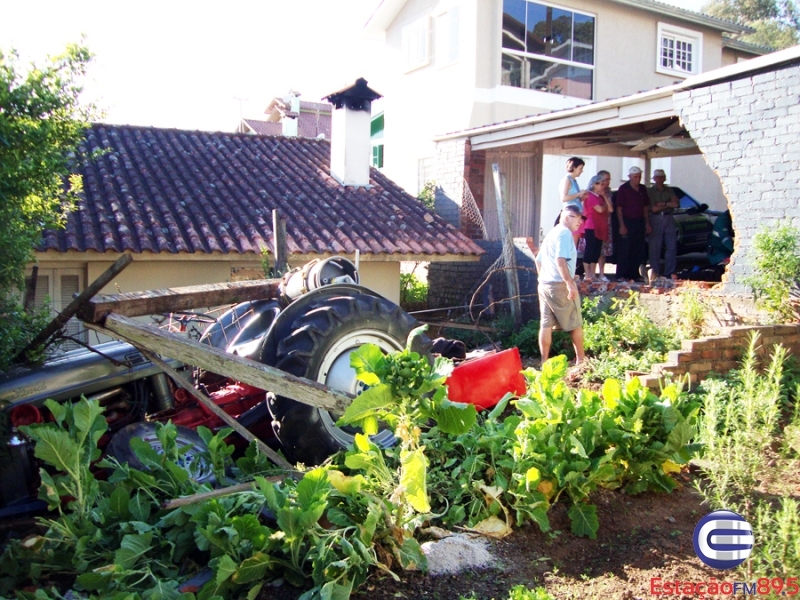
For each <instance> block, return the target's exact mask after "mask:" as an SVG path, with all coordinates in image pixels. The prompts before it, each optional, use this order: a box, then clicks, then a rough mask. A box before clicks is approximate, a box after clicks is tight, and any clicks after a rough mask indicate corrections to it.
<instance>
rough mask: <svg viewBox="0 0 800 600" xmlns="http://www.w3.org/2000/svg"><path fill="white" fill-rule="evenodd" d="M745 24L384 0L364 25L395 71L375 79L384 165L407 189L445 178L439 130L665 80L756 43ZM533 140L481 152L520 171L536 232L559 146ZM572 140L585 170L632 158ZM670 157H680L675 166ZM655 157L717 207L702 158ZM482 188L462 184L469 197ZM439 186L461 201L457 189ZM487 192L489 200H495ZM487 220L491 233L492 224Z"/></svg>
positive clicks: (619, 9) (625, 3)
mask: <svg viewBox="0 0 800 600" xmlns="http://www.w3.org/2000/svg"><path fill="white" fill-rule="evenodd" d="M746 31H748V29H747V28H745V27H741V26H739V25H737V24H735V23H731V22H728V21H724V20H721V19H717V18H714V17H710V16H707V15H703V14H700V13H696V12H692V11H687V10H683V9H679V8H675V7H672V6H669V5H666V4H663V3H661V2H656V1H652V0H562V1H560V2H558V3H555V2H550V1H549V0H543V1H528V0H413V1H409V0H384V1H383V2H382V3H381V4H380V6H379V7H378V8H377V9H376V11H375V13H374V14H373V15H372V17H371V19H370V21H369V22H368V24H367V26H366V33H367V34H368V35H376V36H382V37H383V38H384V39H385V42H386V46H387V48H388V49H389V54H390V56H391V59H390V60H388V61H387V68H388V69H393V73H394V76H393V77H391V78H390V81H388V82H387V83H386V84H384V86H385V89H384V90H383V91H384V92H385V96H386V98H385V99H384V107H383V108H384V111H385V115H386V126H385V134H384V135H385V144H386V148H387V152H386V161H385V169H384V171H385V172H386V173H387V174H388V175H389V176H390V177H392V179H393V180H395V181H397V182H398V183H399V184H400V185H402V186H404V187H405V188H406V189H408V190H411V191H416V190H418V189H419V188H420V186H421V185H422V184H423V183H424V182H425V181H428V180H432V179H436V180H437V182H443V181H444V180H446V179H448V178H449V175H450V174H448V173H443V169H446V167H443V166H442V165H441V164H440V161H438V159H437V142H436V139H441V138H442V137H444V136H445V134H447V133H448V132H459V131H464V130H468V129H475V128H478V127H481V126H484V125H490V124H494V123H501V122H504V121H507V120H514V119H520V118H523V117H526V116H530V115H538V114H543V113H549V112H553V111H563V110H571V109H575V108H578V107H581V106H585V105H588V104H592V103H597V102H603V101H606V100H609V99H613V98H619V97H623V96H628V95H631V94H635V93H637V92H642V91H646V90H651V89H655V88H660V87H664V86H669V85H673V84H675V83H677V82H680V81H683V80H684V79H685V78H687V77H691V76H694V75H697V74H700V73H703V72H706V71H710V70H713V69H717V68H719V67H722V66H725V65H727V64H732V63H735V62H737V61H740V60H743V59H746V58H749V57H753V56H757V55H759V54H763V53H765V52H766V51H767V50H766V49H763V48H758V47H754V46H749V45H746V44H742V43H740V42H737V41H736V40H735V37H736V36H737V35H740V34H742V33H744V32H746ZM537 151H538V149H537V148H531V149H519V148H515V150H514V153H513V154H512V153H510V152H508V151H502V150H498V152H504V154H503V156H501V157H499V156H498V157H490V160H494V159H496V158H497V159H500V158H501V159H502V160H503V161H505V162H506V163H507V165H506V167H505V168H506V169H511V168H514V169H515V170H523V171H525V172H527V173H528V174H529V179H528V180H522V181H517V182H516V183H515V186H516V187H515V189H516V190H517V192H516V193H518V194H523V195H524V197H520V198H519V202H520V204H527V205H531V206H532V205H536V206H537V207H540V209H539V208H537V209H536V212H537V214H536V216H535V217H534V216H530V218H528V217H527V216H522V219H523V220H524V221H525V222H526V223H527V224H528V225H527V227H526V228H525V229H524V231H521V232H520V235H525V236H529V237H535V238H536V237H539V235H540V233H541V232H540V229H541V228H540V227H539V223H540V222H552V220H553V218H554V217H555V212H556V211H557V204H554V205H553V204H552V203H551V202H550V201H551V200H552V199H553V193H554V191H555V189H556V187H557V182H558V180H559V179H560V178H561V177H562V176H563V164H564V158H566V156H568V155H569V153H568V151H567V150H566V149H564V152H563V153H562V152H554V153H552V154H551V153H550V152H552V150H551V149H548V150H547V152H548V153H547V154H545V155H537V154H536V152H537ZM582 151H583V152H584V154H582V155H581V156H583V157H584V158H585V159H586V161H587V169H586V174H587V176H586V178H585V179H586V181H588V178H589V177H590V176H591V174H592V173H593V172H596V171H597V170H598V169H600V168H605V169H608V170H609V171H611V173H612V176H613V177H614V178H615V179H616V180H617V181H620V180H621V179H622V173H623V172H626V171H627V168H628V167H629V166H630V164H634V163H635V162H637V161H639V157H637V156H636V154H635V153H634V154H633V156H631V157H626V158H620V157H614V158H608V157H606V158H602V157H601V158H595V156H594V155H593V154H591V153H589V152H590V149H585V148H584V149H582ZM437 161H438V162H437ZM671 161H678V162H676V168H674V169H673V168H671V167H672V162H671ZM679 161H683V162H679ZM473 166H474V165H473ZM657 166H658V167H660V168H664V169H665V170H667V173H668V175H670V181H672V182H673V183H675V184H676V185H680V184H681V183H684V182H682V181H681V178H685V179H686V180H687V181H690V182H691V183H692V184H693V186H694V187H690V189H691V191H692V192H693V193H694V195H696V196H699V197H701V198H702V199H703V201H704V202H707V203H708V204H710V205H711V206H712V207H719V208H721V207H724V204H725V198H724V195H723V193H722V190H721V187H720V185H719V181H718V179H717V178H716V177H715V176H714V174H713V173H712V172H710V170H708V169H707V168H705V167H704V163H702V161H698V160H697V159H696V158H688V159H663V160H662V162H661V163H659V164H658V165H657ZM484 168H485V165H484ZM586 181H584V182H583V183H586ZM684 185H685V184H684ZM490 187H491V186H489V185H488V184H487V185H486V186H485V188H486V189H488V188H490ZM483 191H484V190H483V189H480V188H479V189H473V190H470V192H471V194H472V195H474V196H482V195H483ZM444 192H445V196H446V197H447V198H450V199H451V200H452V201H453V202H454V203H455V204H460V203H461V201H462V195H463V190H459V189H453V188H451V189H444ZM491 193H492V191H491V189H488V192H487V195H488V194H491ZM486 200H487V206H488V205H489V204H490V200H491V201H493V200H492V199H491V198H488V197H487V198H486ZM551 205H552V206H551ZM442 208H443V210H444V214H445V216H447V218H449V219H450V220H451V222H454V223H456V222H459V221H458V218H457V215H453V214H448V211H447V208H448V207H447V205H443V207H442ZM551 208H552V210H550V209H551ZM438 210H439V207H438V206H437V211H438ZM551 212H552V213H553V214H552V215H551V214H550V213H551ZM489 221H491V219H489ZM487 227H488V229H489V234H490V236H491V234H492V225H491V223H487Z"/></svg>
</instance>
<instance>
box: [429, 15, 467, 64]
mask: <svg viewBox="0 0 800 600" xmlns="http://www.w3.org/2000/svg"><path fill="white" fill-rule="evenodd" d="M435 23H436V29H435V33H434V45H435V52H434V57H435V60H436V67H437V68H442V67H449V66H450V65H452V64H455V63H457V62H458V58H459V51H460V45H461V27H460V24H459V14H458V6H454V7H452V8H450V9H449V10H447V11H445V12H443V13H441V14H440V15H437V16H436V21H435Z"/></svg>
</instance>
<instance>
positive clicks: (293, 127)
mask: <svg viewBox="0 0 800 600" xmlns="http://www.w3.org/2000/svg"><path fill="white" fill-rule="evenodd" d="M283 104H284V111H283V118H282V119H281V133H282V134H283V135H285V136H286V137H297V130H298V123H299V121H300V92H296V91H294V90H289V92H288V93H287V94H286V95H285V96H284V97H283ZM287 107H288V112H286V110H285V109H286V108H287Z"/></svg>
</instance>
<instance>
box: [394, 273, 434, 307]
mask: <svg viewBox="0 0 800 600" xmlns="http://www.w3.org/2000/svg"><path fill="white" fill-rule="evenodd" d="M427 301H428V284H427V283H425V282H424V281H422V280H421V279H420V278H419V277H417V276H416V275H414V273H401V274H400V303H401V304H410V303H412V302H427Z"/></svg>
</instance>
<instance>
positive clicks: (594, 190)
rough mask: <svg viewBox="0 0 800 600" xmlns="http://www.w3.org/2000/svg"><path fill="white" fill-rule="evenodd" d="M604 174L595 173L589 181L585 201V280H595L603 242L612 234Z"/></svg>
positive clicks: (609, 205)
mask: <svg viewBox="0 0 800 600" xmlns="http://www.w3.org/2000/svg"><path fill="white" fill-rule="evenodd" d="M603 191H604V190H603V176H602V175H595V176H594V177H592V179H591V180H590V181H589V188H588V193H587V194H586V198H585V200H584V203H583V216H584V217H586V222H585V223H584V224H583V226H584V234H583V235H584V237H585V238H586V250H584V251H583V271H584V277H583V278H584V280H586V281H594V280H595V279H596V277H595V268H596V267H597V261H598V260H599V258H600V253H601V252H602V249H603V242H604V241H605V240H606V239H608V236H609V234H610V231H609V228H608V215H609V212H610V211H612V210H613V207H612V206H611V201H610V200H609V199H608V198H606V196H605V195H604V193H603Z"/></svg>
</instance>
